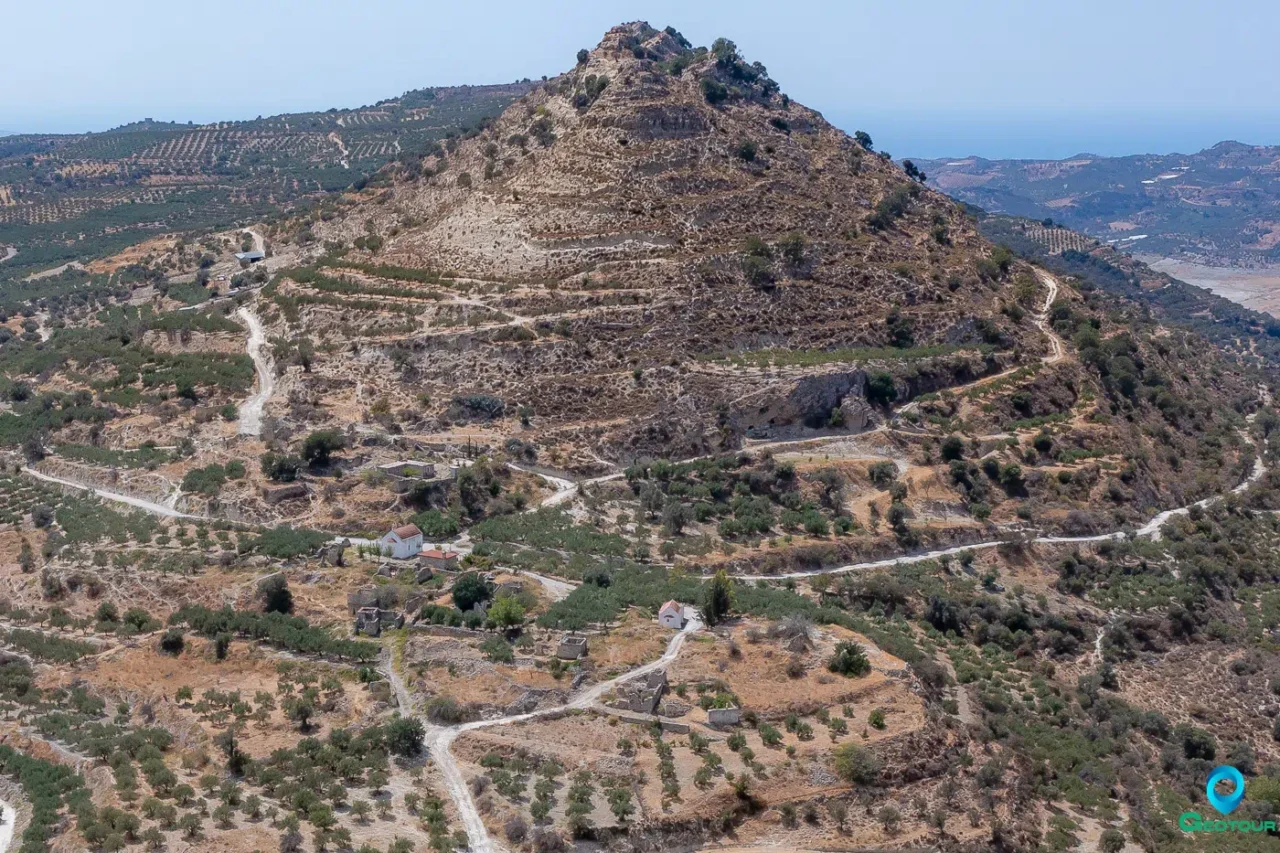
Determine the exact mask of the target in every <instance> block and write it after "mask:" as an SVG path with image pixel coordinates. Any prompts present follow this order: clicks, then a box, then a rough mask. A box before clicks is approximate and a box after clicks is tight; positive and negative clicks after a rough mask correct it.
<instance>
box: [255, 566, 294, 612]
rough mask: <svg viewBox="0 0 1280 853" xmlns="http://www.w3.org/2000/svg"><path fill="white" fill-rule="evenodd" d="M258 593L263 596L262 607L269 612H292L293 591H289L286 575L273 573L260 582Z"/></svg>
mask: <svg viewBox="0 0 1280 853" xmlns="http://www.w3.org/2000/svg"><path fill="white" fill-rule="evenodd" d="M258 595H259V596H260V597H261V598H262V609H263V610H264V611H266V612H267V613H292V612H293V593H292V592H290V591H289V581H288V580H286V579H285V576H284V575H279V574H277V575H272V576H271V577H269V578H266V579H264V580H263V581H262V582H261V583H260V584H258Z"/></svg>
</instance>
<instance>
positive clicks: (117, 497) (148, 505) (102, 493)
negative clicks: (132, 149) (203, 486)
mask: <svg viewBox="0 0 1280 853" xmlns="http://www.w3.org/2000/svg"><path fill="white" fill-rule="evenodd" d="M22 471H23V473H25V474H27V475H28V476H31V477H35V478H36V479H37V480H43V481H44V482H46V483H57V484H58V485H60V486H69V487H71V488H73V489H79V490H80V491H82V492H92V493H93V494H95V495H97V496H98V497H100V498H102V499H103V500H108V501H114V502H116V503H122V504H127V505H128V506H131V507H134V508H136V509H142V510H146V511H147V512H152V513H155V514H156V515H163V516H166V517H168V518H195V519H201V518H204V516H202V515H191V514H190V513H186V512H179V511H178V510H176V509H174V508H173V507H171V506H166V505H165V504H158V503H154V502H152V501H145V500H143V499H142V498H135V497H133V496H131V495H122V494H120V493H119V492H112V491H108V490H106V489H98V488H94V487H92V486H86V485H85V484H83V483H77V482H75V481H74V480H64V479H62V478H61V477H54V476H52V475H50V474H45V473H43V472H40V471H37V470H36V469H34V468H30V467H25V468H23V469H22Z"/></svg>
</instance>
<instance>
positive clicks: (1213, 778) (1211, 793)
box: [1204, 764, 1244, 815]
mask: <svg viewBox="0 0 1280 853" xmlns="http://www.w3.org/2000/svg"><path fill="white" fill-rule="evenodd" d="M1224 781H1226V782H1231V783H1232V784H1233V785H1235V790H1234V791H1232V792H1231V793H1230V794H1219V793H1218V792H1217V791H1216V790H1215V788H1216V787H1217V784H1218V783H1219V782H1224ZM1204 793H1205V796H1206V797H1208V798H1209V805H1211V806H1213V807H1214V808H1215V809H1217V810H1218V811H1220V812H1222V813H1223V814H1224V815H1226V814H1231V813H1232V812H1233V811H1235V809H1236V806H1238V805H1240V801H1241V800H1243V799H1244V776H1243V774H1241V773H1240V771H1239V770H1237V769H1235V768H1234V767H1232V766H1231V765H1229V764H1224V765H1222V766H1221V767H1218V768H1216V769H1215V770H1214V771H1213V772H1212V773H1210V774H1209V783H1208V784H1207V785H1205V787H1204Z"/></svg>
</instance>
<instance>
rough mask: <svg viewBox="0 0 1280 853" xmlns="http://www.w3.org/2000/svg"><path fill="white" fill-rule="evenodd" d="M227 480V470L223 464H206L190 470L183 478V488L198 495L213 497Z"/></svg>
mask: <svg viewBox="0 0 1280 853" xmlns="http://www.w3.org/2000/svg"><path fill="white" fill-rule="evenodd" d="M226 482H227V471H226V469H225V468H223V467H222V466H221V465H218V464H216V463H215V464H213V465H206V466H204V467H203V468H195V469H193V470H191V471H188V472H187V474H186V476H185V477H183V478H182V490H183V491H184V492H189V493H192V494H197V495H205V496H207V497H213V496H214V495H216V494H217V493H218V492H219V491H221V490H222V486H223V484H224V483H226Z"/></svg>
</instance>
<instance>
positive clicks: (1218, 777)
mask: <svg viewBox="0 0 1280 853" xmlns="http://www.w3.org/2000/svg"><path fill="white" fill-rule="evenodd" d="M1220 782H1230V783H1231V785H1232V791H1231V792H1230V793H1228V794H1220V793H1218V783H1220ZM1204 795H1205V797H1207V798H1208V800H1209V805H1211V806H1213V807H1214V808H1215V809H1217V810H1218V811H1219V812H1220V813H1221V814H1222V815H1223V816H1224V817H1225V816H1226V815H1229V814H1231V813H1232V812H1233V811H1235V810H1236V806H1238V805H1240V801H1241V800H1243V799H1244V774H1243V773H1241V772H1240V771H1239V770H1237V769H1236V768H1234V767H1232V766H1231V765H1229V764H1224V765H1222V766H1221V767H1217V768H1215V769H1214V771H1213V772H1212V773H1210V774H1209V781H1208V782H1207V783H1205V786H1204ZM1178 826H1179V827H1180V828H1181V829H1182V831H1183V832H1275V830H1276V822H1275V821H1273V820H1217V819H1208V820H1206V819H1205V818H1203V817H1201V816H1200V814H1199V813H1198V812H1183V813H1182V814H1181V815H1180V816H1179V817H1178Z"/></svg>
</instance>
